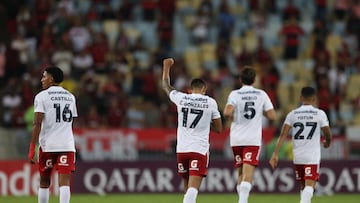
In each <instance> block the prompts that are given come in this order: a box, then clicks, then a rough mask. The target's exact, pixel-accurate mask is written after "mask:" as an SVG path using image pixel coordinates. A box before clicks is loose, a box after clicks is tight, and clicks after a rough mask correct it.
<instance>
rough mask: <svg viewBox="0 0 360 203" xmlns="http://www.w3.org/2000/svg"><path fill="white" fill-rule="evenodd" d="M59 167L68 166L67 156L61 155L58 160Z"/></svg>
mask: <svg viewBox="0 0 360 203" xmlns="http://www.w3.org/2000/svg"><path fill="white" fill-rule="evenodd" d="M59 161H60V163H59V165H62V166H68V165H69V164H68V163H67V155H61V156H60V158H59Z"/></svg>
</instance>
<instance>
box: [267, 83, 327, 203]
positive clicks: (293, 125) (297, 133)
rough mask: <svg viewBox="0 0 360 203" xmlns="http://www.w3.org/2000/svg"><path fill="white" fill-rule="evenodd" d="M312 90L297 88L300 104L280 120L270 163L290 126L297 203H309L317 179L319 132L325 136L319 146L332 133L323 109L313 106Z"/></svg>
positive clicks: (276, 162)
mask: <svg viewBox="0 0 360 203" xmlns="http://www.w3.org/2000/svg"><path fill="white" fill-rule="evenodd" d="M315 101H316V93H315V89H314V88H312V87H304V88H302V90H301V102H302V105H301V106H300V107H298V108H297V109H295V110H293V111H291V112H290V113H289V114H288V115H287V116H286V119H285V121H284V124H283V126H282V129H281V133H280V137H279V138H278V141H277V144H276V147H275V149H274V153H273V155H272V157H271V159H270V161H269V162H270V165H271V167H272V168H273V169H274V168H275V167H276V166H277V165H278V160H279V157H278V153H279V150H280V147H281V145H282V144H283V142H284V140H285V139H286V137H287V136H288V135H289V132H290V129H292V131H291V136H292V143H293V154H294V158H293V163H294V165H295V174H296V180H297V181H299V182H300V187H301V188H300V191H301V192H300V203H310V202H311V198H312V196H313V193H314V188H315V184H316V182H317V181H318V179H319V167H320V158H321V154H320V151H321V149H320V145H321V131H322V132H323V134H324V136H325V139H324V141H323V146H324V147H325V148H328V147H329V146H330V143H331V140H332V135H331V130H330V127H329V120H328V118H327V116H326V114H325V112H324V111H323V110H321V109H318V108H315V107H314V106H313V105H314V103H315Z"/></svg>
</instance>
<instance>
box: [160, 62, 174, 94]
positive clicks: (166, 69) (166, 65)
mask: <svg viewBox="0 0 360 203" xmlns="http://www.w3.org/2000/svg"><path fill="white" fill-rule="evenodd" d="M173 64H174V59H172V58H166V59H164V60H163V74H162V88H163V90H164V91H165V92H166V94H167V95H169V94H170V92H171V91H172V90H174V89H175V88H174V87H172V86H171V85H170V68H171V66H172V65H173Z"/></svg>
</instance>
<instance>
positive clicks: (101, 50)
mask: <svg viewBox="0 0 360 203" xmlns="http://www.w3.org/2000/svg"><path fill="white" fill-rule="evenodd" d="M93 38H94V40H93V43H92V44H91V45H90V47H89V51H90V54H91V56H92V58H93V60H94V69H95V72H96V73H106V72H107V71H108V70H107V66H106V65H107V64H106V56H107V53H108V51H109V46H108V42H107V38H106V35H105V33H102V32H100V33H94V37H93Z"/></svg>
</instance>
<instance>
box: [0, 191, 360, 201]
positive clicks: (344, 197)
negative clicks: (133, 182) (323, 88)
mask: <svg viewBox="0 0 360 203" xmlns="http://www.w3.org/2000/svg"><path fill="white" fill-rule="evenodd" d="M182 197H183V195H182V194H112V195H106V196H97V195H72V196H71V202H73V203H97V202H101V203H119V202H121V203H153V202H154V203H169V202H171V203H177V202H182ZM237 201H238V199H237V196H236V195H235V194H205V193H199V196H198V198H197V203H228V202H229V203H231V202H233V203H236V202H237ZM299 201H300V199H299V195H296V194H258V193H252V194H251V195H250V198H249V203H265V202H271V203H289V202H299ZM359 201H360V194H335V195H332V196H314V197H313V199H312V203H339V202H344V203H358V202H359ZM0 202H1V203H5V202H6V203H31V202H37V197H36V196H30V197H11V196H7V197H0ZM58 202H59V199H58V197H57V196H51V197H50V201H49V203H58Z"/></svg>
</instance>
